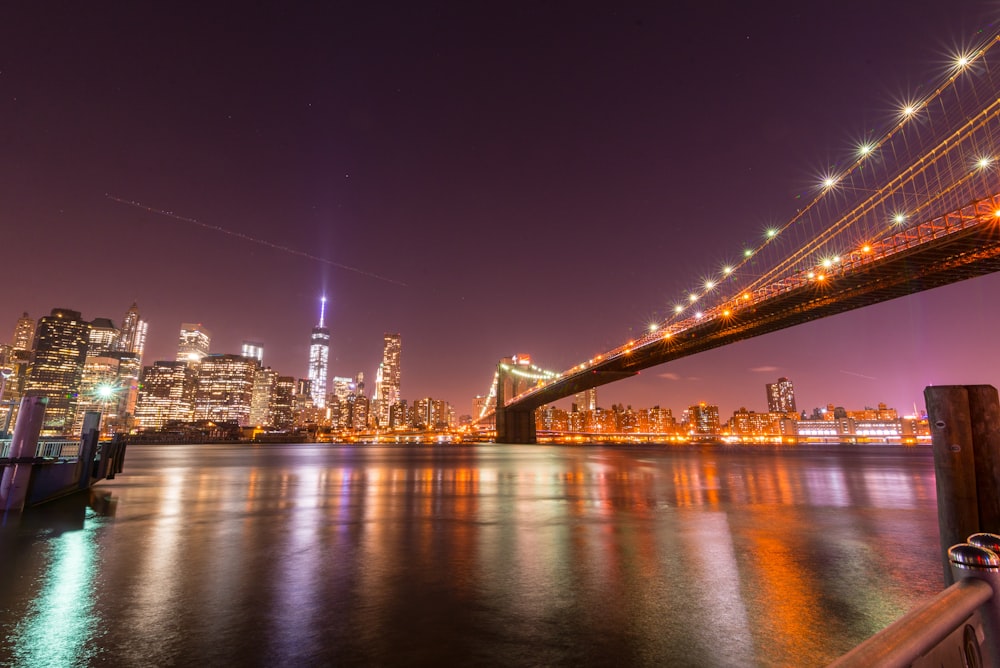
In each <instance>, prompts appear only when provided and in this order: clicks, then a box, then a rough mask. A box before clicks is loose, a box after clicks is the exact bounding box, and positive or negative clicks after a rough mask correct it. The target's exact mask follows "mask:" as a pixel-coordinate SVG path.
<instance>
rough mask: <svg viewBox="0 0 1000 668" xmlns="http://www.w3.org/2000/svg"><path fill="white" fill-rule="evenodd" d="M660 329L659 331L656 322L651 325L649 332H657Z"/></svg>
mask: <svg viewBox="0 0 1000 668" xmlns="http://www.w3.org/2000/svg"><path fill="white" fill-rule="evenodd" d="M658 329H659V326H657V324H656V323H655V322H654V323H652V324H651V325H650V326H649V331H651V332H655V331H656V330H658Z"/></svg>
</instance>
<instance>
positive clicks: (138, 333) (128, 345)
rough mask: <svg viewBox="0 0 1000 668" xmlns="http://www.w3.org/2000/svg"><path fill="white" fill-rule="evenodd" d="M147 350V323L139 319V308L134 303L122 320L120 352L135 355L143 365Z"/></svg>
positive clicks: (119, 341) (119, 342)
mask: <svg viewBox="0 0 1000 668" xmlns="http://www.w3.org/2000/svg"><path fill="white" fill-rule="evenodd" d="M145 348H146V321H145V320H143V319H142V318H140V317H139V307H138V306H137V305H136V304H135V303H134V302H133V303H132V306H130V307H129V309H128V310H127V311H125V317H124V318H122V326H121V336H119V338H118V350H120V351H121V352H123V353H133V354H135V355H136V356H137V357H138V358H139V364H142V351H143V350H144V349H145Z"/></svg>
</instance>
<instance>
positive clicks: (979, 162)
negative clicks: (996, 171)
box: [976, 156, 993, 169]
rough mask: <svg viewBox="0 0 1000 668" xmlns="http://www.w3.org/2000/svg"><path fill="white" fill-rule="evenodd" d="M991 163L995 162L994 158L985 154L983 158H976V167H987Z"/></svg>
mask: <svg viewBox="0 0 1000 668" xmlns="http://www.w3.org/2000/svg"><path fill="white" fill-rule="evenodd" d="M991 164H993V158H989V157H986V156H983V157H982V158H979V159H978V160H976V167H978V168H979V169H986V168H987V167H989V166H990V165H991Z"/></svg>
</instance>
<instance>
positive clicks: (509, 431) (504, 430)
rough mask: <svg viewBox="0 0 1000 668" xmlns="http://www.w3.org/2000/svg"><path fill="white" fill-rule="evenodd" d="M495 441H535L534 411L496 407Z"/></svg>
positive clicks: (536, 440)
mask: <svg viewBox="0 0 1000 668" xmlns="http://www.w3.org/2000/svg"><path fill="white" fill-rule="evenodd" d="M496 419H497V439H496V442H497V443H532V444H534V443H537V442H538V439H537V437H536V435H535V411H534V410H515V409H511V408H501V407H499V406H498V407H497V409H496Z"/></svg>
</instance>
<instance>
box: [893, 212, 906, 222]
mask: <svg viewBox="0 0 1000 668" xmlns="http://www.w3.org/2000/svg"><path fill="white" fill-rule="evenodd" d="M892 222H894V223H896V224H897V225H902V224H903V223H905V222H906V214H903V213H896V214H893V216H892Z"/></svg>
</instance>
